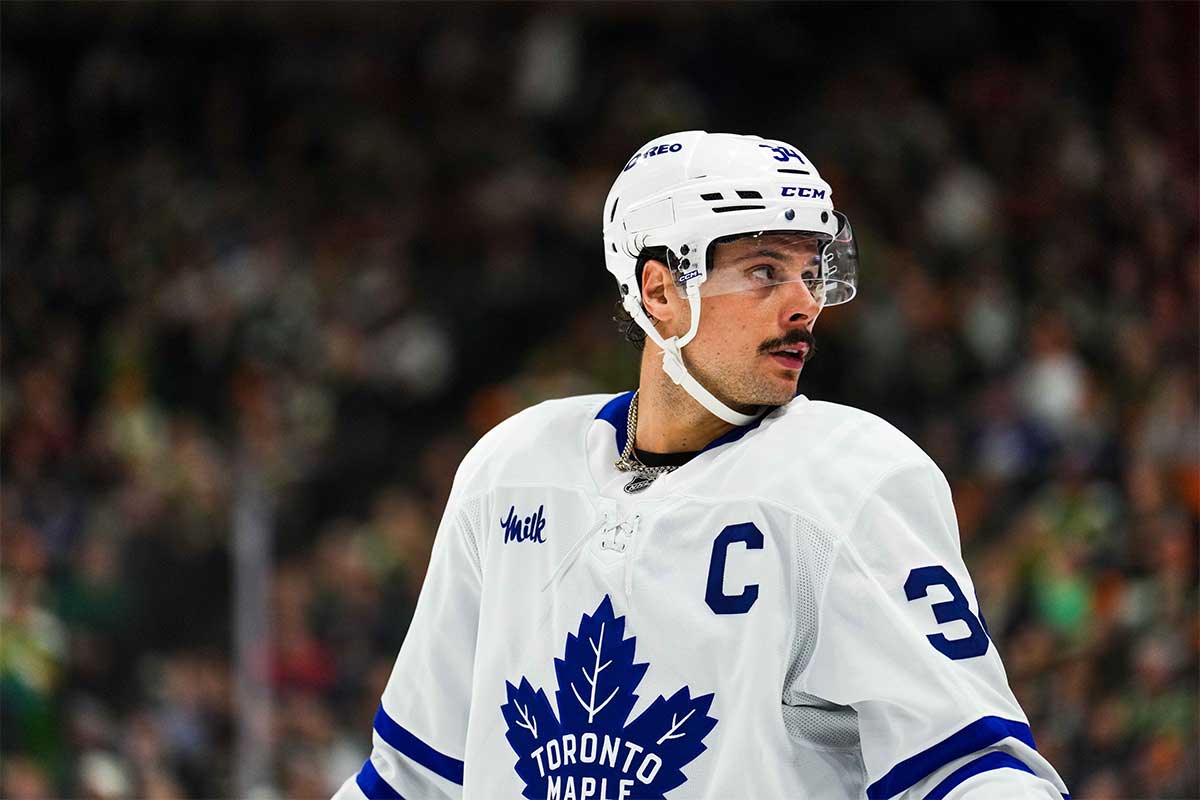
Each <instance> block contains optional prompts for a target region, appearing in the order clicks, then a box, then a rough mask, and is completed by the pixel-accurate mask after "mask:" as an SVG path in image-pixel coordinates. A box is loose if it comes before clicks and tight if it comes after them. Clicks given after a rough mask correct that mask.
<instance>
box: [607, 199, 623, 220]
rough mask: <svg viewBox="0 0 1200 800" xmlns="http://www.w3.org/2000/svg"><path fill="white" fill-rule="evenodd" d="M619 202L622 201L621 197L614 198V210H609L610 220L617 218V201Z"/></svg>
mask: <svg viewBox="0 0 1200 800" xmlns="http://www.w3.org/2000/svg"><path fill="white" fill-rule="evenodd" d="M619 202H621V198H619V197H618V198H616V199H615V200H613V207H612V211H611V212H609V214H608V221H609V222H612V221H613V220H614V219H616V218H617V203H619Z"/></svg>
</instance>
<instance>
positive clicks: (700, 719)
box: [500, 595, 717, 800]
mask: <svg viewBox="0 0 1200 800" xmlns="http://www.w3.org/2000/svg"><path fill="white" fill-rule="evenodd" d="M624 635H625V617H618V616H616V615H615V614H614V613H613V607H612V600H611V599H610V598H609V597H608V595H605V597H604V600H602V601H601V603H600V605H599V606H598V607H597V608H596V611H595V613H593V614H592V615H591V616H588V615H587V614H584V615H583V619H582V620H580V623H579V631H578V633H575V634H570V633H569V634H567V646H566V649H565V651H564V653H563V657H562V658H556V659H554V672H555V675H556V677H557V678H558V691H557V692H555V695H554V698H555V703H556V704H557V706H558V714H555V713H554V708H552V707H551V705H550V699H549V698H548V697H547V696H546V692H545V690H544V689H534V687H533V686H532V685H531V684H530V683H529V681H528V680H527V679H526V678H524V677H522V678H521V683H520V685H519V686H514V685H513V684H512V683H508V682H506V683H505V686H506V687H507V689H508V702H507V703H505V704H504V705H503V706H501V707H500V711H501V713H502V714H504V719H505V721H506V722H507V723H508V733H507V734H506V735H505V738H507V739H508V743H509V744H510V745H512V749H513V750H514V751H515V752H516V754H517V763H516V767H515V768H516V771H517V775H519V776H520V777H521V780H523V781H525V791H524V792H522V794H523V795H524V796H525V797H527V798H530V800H542V798H561V799H562V800H566V799H567V798H571V799H572V800H575V799H578V800H583V799H584V798H595V800H601V798H608V799H609V800H632V798H638V800H655V799H656V800H665V795H666V793H667V792H669V791H671V790H672V789H674V788H675V787H677V786H679V785H680V784H682V783H683V782H685V781H686V780H687V777H686V776H685V775H684V774H683V767H684V766H686V765H687V764H688V763H689V762H691V761H692V760H693V759H695V758H696V756H698V755H700V754H701V753H702V752H704V751H705V749H707V748H706V747H705V745H704V737H705V736H707V735H708V732H709V731H711V730H712V729H713V726H715V725H716V724H717V720H716V719H715V718H713V717H710V716H708V710H709V708H710V707H711V706H712V701H713V695H712V694H706V695H702V696H700V697H692V696H691V693H690V690H689V689H688V687H686V686H684V687H682V688H681V689H679V691H677V692H675V694H673V695H671V696H670V697H669V698H668V697H663V696H662V695H659V696H658V698H657V699H656V700H655V701H654V702H653V703H651V704H650V707H649V708H647V709H646V710H645V711H643V712H642V714H641V715H640V716H639V717H638V718H637V719H635V720H634V721H633V722H631V723H629V724H628V725H627V724H626V722H627V720H628V719H629V714H630V712H632V711H633V706H634V704H635V703H637V699H638V696H637V695H636V694H635V693H634V690H636V689H637V687H638V684H640V683H641V682H642V678H643V677H644V676H645V674H646V669H647V668H648V667H649V664H636V663H634V660H633V659H634V648H635V645H636V643H637V638H636V637H630V638H628V639H626V638H624Z"/></svg>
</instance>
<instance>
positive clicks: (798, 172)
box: [775, 169, 812, 175]
mask: <svg viewBox="0 0 1200 800" xmlns="http://www.w3.org/2000/svg"><path fill="white" fill-rule="evenodd" d="M775 171H776V172H786V173H788V174H789V175H811V174H812V173H811V172H809V171H808V170H806V169H777V170H775Z"/></svg>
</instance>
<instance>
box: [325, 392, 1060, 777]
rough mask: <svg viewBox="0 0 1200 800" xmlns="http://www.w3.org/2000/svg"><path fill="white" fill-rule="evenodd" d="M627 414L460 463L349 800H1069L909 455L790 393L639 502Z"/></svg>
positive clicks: (542, 429) (515, 434)
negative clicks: (628, 469)
mask: <svg viewBox="0 0 1200 800" xmlns="http://www.w3.org/2000/svg"><path fill="white" fill-rule="evenodd" d="M631 396H632V393H627V394H622V395H618V396H616V397H611V396H588V397H576V398H569V399H565V400H556V401H551V402H547V403H543V404H541V405H539V406H536V407H534V408H531V409H529V410H527V411H524V412H522V413H520V414H518V415H516V416H515V417H513V418H511V419H509V420H507V421H506V422H504V423H503V424H501V425H499V426H498V427H496V428H495V429H494V430H493V431H491V432H490V433H488V434H487V435H486V436H484V437H483V439H482V440H481V441H480V442H479V443H478V445H476V447H475V448H474V449H473V450H472V451H471V453H470V454H469V455H468V456H467V457H466V458H465V459H464V461H463V463H462V466H461V467H460V469H459V471H458V475H457V477H456V479H455V484H454V489H453V491H452V493H451V497H450V500H449V503H448V506H447V508H446V512H445V516H444V517H443V520H442V524H441V527H440V528H439V530H438V534H437V540H436V542H435V544H434V548H433V556H432V561H431V564H430V568H429V573H428V576H427V578H426V580H425V585H424V587H423V589H422V591H421V597H420V601H419V603H418V605H417V609H416V613H415V616H414V618H413V621H412V626H411V628H410V629H409V632H408V636H407V638H406V639H405V641H404V645H403V647H402V648H401V650H400V655H399V658H398V659H397V661H396V665H395V669H394V671H393V673H392V676H391V679H390V681H389V683H388V685H387V688H386V690H385V691H384V694H383V699H382V703H381V706H380V708H379V711H378V713H377V715H376V717H375V722H374V749H373V751H372V753H371V755H370V758H369V759H368V760H367V761H366V763H365V764H364V765H363V768H362V770H361V772H360V773H359V774H358V775H357V776H354V777H351V778H350V779H349V780H347V781H346V783H345V784H344V785H343V786H342V788H341V789H340V790H339V791H338V793H337V795H336V796H335V797H336V798H338V800H343V799H345V798H359V797H362V796H364V795H365V796H367V797H383V798H396V797H403V798H407V799H408V800H427V799H428V798H444V797H451V798H457V797H463V798H467V800H494V799H497V798H505V799H507V798H513V799H514V800H515V799H516V798H520V797H526V798H561V799H562V800H602V799H603V800H627V799H628V798H660V800H684V799H685V798H686V799H687V800H701V799H703V800H744V799H746V798H753V799H754V800H768V799H769V800H776V799H778V800H788V799H791V798H795V800H824V799H825V798H829V799H830V800H834V799H837V800H840V799H841V798H862V797H864V796H865V797H867V798H869V800H885V799H886V798H925V799H926V800H939V798H951V799H952V800H961V799H962V798H970V800H984V799H985V798H986V799H987V800H1017V799H1020V798H1030V799H1032V798H1038V799H1039V800H1060V798H1061V797H1066V792H1067V788H1066V786H1065V785H1064V784H1063V782H1062V780H1061V779H1060V778H1059V776H1058V775H1057V774H1056V773H1055V771H1054V769H1053V767H1051V765H1050V764H1049V763H1047V762H1046V760H1045V759H1044V758H1042V757H1041V756H1040V755H1039V754H1038V752H1037V750H1036V748H1035V745H1034V740H1033V737H1032V735H1031V733H1030V730H1029V726H1028V724H1027V722H1026V719H1025V716H1024V714H1023V713H1022V711H1021V708H1020V707H1019V705H1018V704H1017V702H1016V700H1015V699H1014V697H1013V695H1012V692H1011V690H1010V689H1009V687H1008V683H1007V679H1006V677H1005V674H1004V668H1003V666H1002V664H1001V662H1000V658H999V656H998V655H997V653H996V648H995V646H994V645H993V644H992V643H991V641H990V638H989V635H988V632H987V629H986V624H985V622H984V620H983V618H982V616H981V615H980V613H979V606H978V602H977V600H976V597H975V590H974V588H973V586H972V583H971V579H970V576H969V575H968V574H967V570H966V568H965V567H964V565H963V560H962V556H961V554H960V548H959V541H958V529H957V525H956V522H955V515H954V509H953V505H952V502H951V497H950V490H949V487H948V486H947V484H946V481H945V478H944V477H943V476H942V474H941V472H940V471H939V470H938V469H937V467H936V466H935V465H934V464H933V462H932V461H931V460H930V459H929V457H928V456H926V455H925V453H924V452H922V451H921V450H920V448H918V447H917V446H916V445H915V444H913V442H912V441H910V440H909V439H908V438H906V437H905V436H904V435H903V434H901V433H900V432H899V431H897V430H896V429H895V428H893V427H892V426H890V425H889V424H887V423H886V422H884V421H883V420H880V419H879V418H877V417H874V416H872V415H870V414H867V413H864V412H861V411H858V410H855V409H852V408H849V407H846V406H841V405H836V404H832V403H825V402H814V401H809V400H807V399H805V398H804V397H803V396H801V397H797V398H796V399H795V400H794V401H792V402H791V403H789V404H788V405H786V406H784V407H781V408H779V409H776V410H774V411H772V412H771V413H769V414H767V415H766V416H765V417H764V418H763V419H761V420H760V421H759V422H758V423H757V424H755V425H753V426H749V427H746V428H739V429H736V430H735V431H733V432H731V433H730V434H728V435H726V436H724V437H722V438H720V439H718V440H716V441H714V442H713V443H712V444H710V445H709V446H708V447H707V448H706V449H705V450H704V452H702V453H701V454H699V455H697V456H696V457H695V458H694V459H692V460H691V461H689V462H688V463H687V464H686V465H684V466H682V467H680V468H679V469H678V470H676V471H675V472H672V473H671V474H669V475H666V476H664V477H661V478H659V479H658V480H657V481H655V482H654V483H653V484H652V485H650V486H649V487H648V488H644V489H643V490H641V491H637V492H635V493H629V492H627V491H626V487H627V486H628V485H629V483H630V480H631V477H632V476H631V475H630V474H629V473H622V472H619V471H618V470H616V469H615V468H614V466H613V462H614V461H615V460H616V459H617V457H618V454H619V453H620V451H621V450H622V448H623V447H624V444H625V437H626V427H625V420H626V413H627V410H628V407H629V403H630V399H631Z"/></svg>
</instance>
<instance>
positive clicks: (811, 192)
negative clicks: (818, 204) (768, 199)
mask: <svg viewBox="0 0 1200 800" xmlns="http://www.w3.org/2000/svg"><path fill="white" fill-rule="evenodd" d="M779 194H780V196H781V197H812V198H814V199H816V200H824V199H825V190H824V189H814V188H812V187H811V186H784V187H783V190H782V191H781V192H780V193H779Z"/></svg>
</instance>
